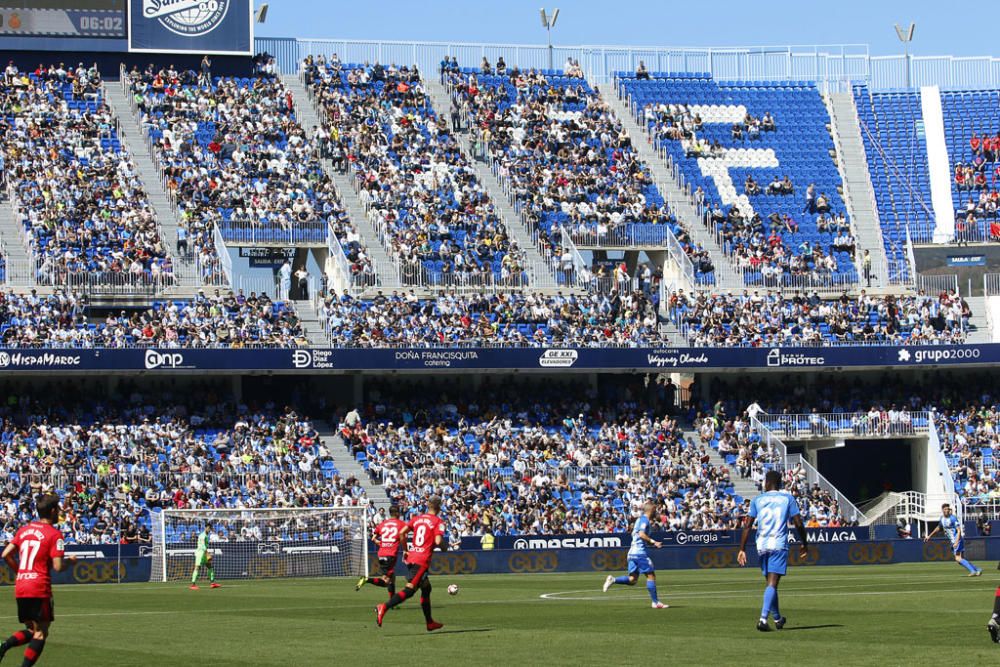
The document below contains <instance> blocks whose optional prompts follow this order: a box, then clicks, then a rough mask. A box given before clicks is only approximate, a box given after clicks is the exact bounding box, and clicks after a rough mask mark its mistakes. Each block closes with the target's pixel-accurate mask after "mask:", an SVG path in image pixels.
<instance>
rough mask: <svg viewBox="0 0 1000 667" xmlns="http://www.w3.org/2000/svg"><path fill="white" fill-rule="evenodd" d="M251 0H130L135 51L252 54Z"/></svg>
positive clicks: (131, 48) (131, 39) (130, 32)
mask: <svg viewBox="0 0 1000 667" xmlns="http://www.w3.org/2000/svg"><path fill="white" fill-rule="evenodd" d="M252 17H253V8H252V0H130V2H129V16H128V50H129V51H132V52H161V53H197V54H202V53H209V54H220V55H250V54H251V52H252V50H253V22H252Z"/></svg>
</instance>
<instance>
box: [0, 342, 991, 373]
mask: <svg viewBox="0 0 1000 667" xmlns="http://www.w3.org/2000/svg"><path fill="white" fill-rule="evenodd" d="M997 363H1000V344H998V343H988V344H982V345H924V346H895V345H886V346H867V347H825V348H823V347H810V348H792V347H788V348H784V347H782V348H778V347H774V348H596V347H594V348H591V347H586V348H394V349H344V348H299V349H159V348H156V349H0V372H5V373H7V372H53V371H58V372H68V371H86V372H90V371H108V372H137V371H154V372H184V371H189V372H190V371H220V372H255V371H272V372H278V373H295V372H312V373H314V372H317V371H320V372H334V373H335V372H355V371H388V372H393V371H404V372H405V371H424V372H429V371H456V370H457V371H461V370H468V371H473V370H501V371H502V370H512V371H531V370H534V371H550V372H552V371H624V372H629V371H636V372H649V371H660V372H670V371H688V372H691V371H741V370H754V369H770V370H785V371H809V370H812V371H815V370H819V369H823V368H828V369H831V368H832V369H835V368H854V369H863V368H897V369H905V368H921V367H922V368H928V367H945V366H954V365H989V364H997Z"/></svg>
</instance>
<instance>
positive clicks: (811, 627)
mask: <svg viewBox="0 0 1000 667" xmlns="http://www.w3.org/2000/svg"><path fill="white" fill-rule="evenodd" d="M842 627H844V626H843V625H839V624H837V623H827V624H826V625H797V626H795V627H793V628H788V627H786V628H784V629H782V630H781V632H791V631H792V630H822V629H824V628H842Z"/></svg>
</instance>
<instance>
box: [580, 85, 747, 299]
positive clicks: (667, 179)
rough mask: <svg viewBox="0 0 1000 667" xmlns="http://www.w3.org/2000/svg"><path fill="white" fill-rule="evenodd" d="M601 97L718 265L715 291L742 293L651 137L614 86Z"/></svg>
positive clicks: (673, 206) (725, 258) (602, 90)
mask: <svg viewBox="0 0 1000 667" xmlns="http://www.w3.org/2000/svg"><path fill="white" fill-rule="evenodd" d="M599 90H600V93H601V96H602V97H603V98H604V99H605V101H607V103H608V105H609V106H610V107H611V109H612V110H613V111H614V112H615V115H616V116H618V119H619V120H620V121H621V123H622V125H623V126H624V127H625V130H626V131H627V132H628V134H629V137H630V138H631V139H632V145H633V146H635V147H636V150H637V152H638V153H639V158H640V159H641V160H642V161H643V162H645V163H646V166H648V167H649V170H650V173H652V175H653V182H654V183H655V185H656V187H657V189H659V191H660V194H661V195H662V196H663V198H664V199H665V200H666V202H667V204H668V205H669V206H670V208H671V210H672V211H673V212H674V215H676V216H677V219H678V220H680V221H681V222H682V223H683V224H684V226H685V228H686V229H687V230H688V232H689V233H690V235H691V240H692V241H694V242H695V243H696V244H698V245H700V246H701V247H702V248H704V249H705V250H707V251H708V254H709V256H710V257H711V258H712V264H714V265H715V285H714V286H713V289H718V290H730V289H743V288H744V284H743V278H742V276H740V275H739V274H737V273H736V271H735V270H733V267H732V264H731V263H730V261H729V257H728V256H727V255H726V254H725V252H723V250H722V247H721V246H719V243H718V241H716V240H715V235H714V234H712V233H711V232H710V231H709V230H708V228H707V227H706V226H705V225H704V224H703V223H702V220H701V216H700V215H698V210H697V208H695V205H694V203H693V202H692V201H691V198H690V197H688V196H687V194H686V193H685V192H684V190H683V189H682V188H681V186H680V184H679V183H678V182H677V179H675V178H674V177H673V176H672V175H671V173H670V170H669V169H668V168H667V165H666V163H664V161H663V160H662V159H661V158H660V156H659V155H658V154H657V152H656V150H654V149H653V147H652V145H651V144H650V143H649V135H648V134H647V133H646V130H645V128H643V127H642V126H640V125H639V123H638V122H637V121H636V119H635V117H634V116H633V115H632V112H631V111H630V110H629V108H628V106H627V105H626V103H625V102H624V101H623V100H622V99H621V98H619V97H618V93H617V91H616V90H615V89H614V85H613V84H605V85H601V86H599Z"/></svg>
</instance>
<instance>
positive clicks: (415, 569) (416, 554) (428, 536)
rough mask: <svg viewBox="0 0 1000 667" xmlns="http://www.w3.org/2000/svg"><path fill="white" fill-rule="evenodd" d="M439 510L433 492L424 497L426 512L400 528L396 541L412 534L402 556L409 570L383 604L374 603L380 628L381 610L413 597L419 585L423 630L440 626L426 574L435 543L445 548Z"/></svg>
mask: <svg viewBox="0 0 1000 667" xmlns="http://www.w3.org/2000/svg"><path fill="white" fill-rule="evenodd" d="M440 513H441V499H440V498H438V497H437V496H433V497H432V498H431V499H430V500H428V501H427V513H426V514H421V515H419V516H415V517H413V518H412V519H410V522H409V523H408V524H407V525H406V526H405V527H404V528H403V530H402V531H401V532H400V535H399V540H400V542H402V541H403V540H404V539H406V536H407V535H409V534H410V533H412V534H413V543H412V544H411V545H410V548H409V549H408V550H407V551H406V554H405V556H404V558H403V560H404V561H405V562H406V567H407V569H408V570H409V577H407V578H408V581H407V582H406V586H405V587H404V588H403V590H401V591H399V592H398V593H395V594H394V595H393V596H392V597H391V598H389V601H388V602H386V603H385V604H380V605H379V606H377V607H375V622H376V623H377V624H378V626H379V627H380V628H381V627H382V619H384V618H385V612H386V611H388V610H389V609H392V608H393V607H395V606H396V605H399V604H402V602H403V600H406V599H407V598H410V597H413V594H414V592H415V591H416V590H417V588H420V608H421V609H422V610H423V611H424V620H425V621H427V631H428V632H431V631H432V630H438V629H440V628H443V627H444V625H442V624H441V623H438V622H437V621H435V620H434V618H433V617H432V616H431V580H430V577H429V576H428V570H430V569H431V556H432V554H433V552H434V548H435V547H437V548H439V549H441V550H442V551H444V550H445V549H446V548H447V545H446V544H445V542H444V521H442V520H441V518H440V517H439V516H438V515H439V514H440Z"/></svg>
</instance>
